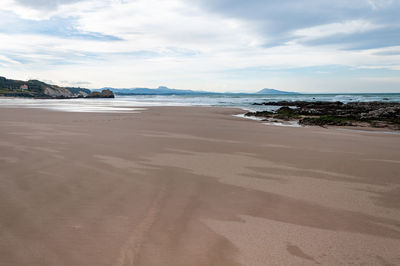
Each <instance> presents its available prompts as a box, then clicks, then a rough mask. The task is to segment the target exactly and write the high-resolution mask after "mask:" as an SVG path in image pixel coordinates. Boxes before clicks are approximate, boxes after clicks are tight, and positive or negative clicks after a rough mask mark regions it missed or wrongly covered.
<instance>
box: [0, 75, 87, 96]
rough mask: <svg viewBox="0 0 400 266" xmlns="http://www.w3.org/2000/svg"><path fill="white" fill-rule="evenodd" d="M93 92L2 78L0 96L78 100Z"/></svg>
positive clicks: (39, 82) (0, 78)
mask: <svg viewBox="0 0 400 266" xmlns="http://www.w3.org/2000/svg"><path fill="white" fill-rule="evenodd" d="M90 94H91V91H90V90H88V89H83V88H74V87H60V86H57V85H51V84H47V83H45V82H42V81H39V80H28V81H22V80H13V79H7V78H5V77H0V96H8V97H30V98H78V97H86V96H88V95H90Z"/></svg>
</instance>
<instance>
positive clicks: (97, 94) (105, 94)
mask: <svg viewBox="0 0 400 266" xmlns="http://www.w3.org/2000/svg"><path fill="white" fill-rule="evenodd" d="M85 98H115V96H114V93H113V92H112V91H111V90H108V89H106V90H102V91H101V92H97V91H93V92H92V93H90V94H89V95H88V96H86V97H85Z"/></svg>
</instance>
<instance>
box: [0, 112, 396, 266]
mask: <svg viewBox="0 0 400 266" xmlns="http://www.w3.org/2000/svg"><path fill="white" fill-rule="evenodd" d="M235 113H238V111H237V110H233V109H222V108H220V109H217V108H189V107H159V108H150V109H148V110H146V111H144V112H142V113H125V114H116V113H103V114H102V113H66V112H55V111H46V110H39V109H11V108H10V109H8V108H1V109H0V169H1V170H0V210H1V213H0V234H1V236H0V265H68V266H69V265H84V266H88V265H121V266H122V265H146V266H147V265H314V264H323V265H349V264H355V265H361V264H363V265H399V264H400V135H393V134H384V133H377V132H370V133H368V132H351V131H340V130H335V129H323V128H317V127H312V128H285V127H275V126H266V125H262V124H261V123H259V122H257V121H251V120H245V119H242V118H238V117H233V116H232V114H235Z"/></svg>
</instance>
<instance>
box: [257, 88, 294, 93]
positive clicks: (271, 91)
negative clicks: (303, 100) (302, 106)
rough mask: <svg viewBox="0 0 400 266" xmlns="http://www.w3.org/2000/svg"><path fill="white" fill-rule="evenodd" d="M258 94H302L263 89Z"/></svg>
mask: <svg viewBox="0 0 400 266" xmlns="http://www.w3.org/2000/svg"><path fill="white" fill-rule="evenodd" d="M257 94H300V93H298V92H290V91H280V90H274V89H262V90H260V91H258V92H257Z"/></svg>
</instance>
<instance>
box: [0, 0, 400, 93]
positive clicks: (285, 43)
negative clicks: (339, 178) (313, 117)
mask: <svg viewBox="0 0 400 266" xmlns="http://www.w3.org/2000/svg"><path fill="white" fill-rule="evenodd" d="M399 14H400V0H352V1H348V0H335V1H332V0H298V1H297V0H280V1H272V0H246V1H243V0H88V1H86V0H53V1H51V0H1V1H0V76H6V77H8V78H14V79H32V78H35V79H40V80H44V81H48V82H52V83H55V84H59V85H69V86H71V85H72V86H81V87H88V88H99V87H104V86H113V87H120V88H130V87H150V88H154V87H158V86H160V85H165V86H168V87H172V88H178V89H198V90H214V91H236V92H239V91H247V92H251V91H256V90H259V89H262V88H266V87H268V88H275V89H282V90H292V91H300V92H400V15H399Z"/></svg>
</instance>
